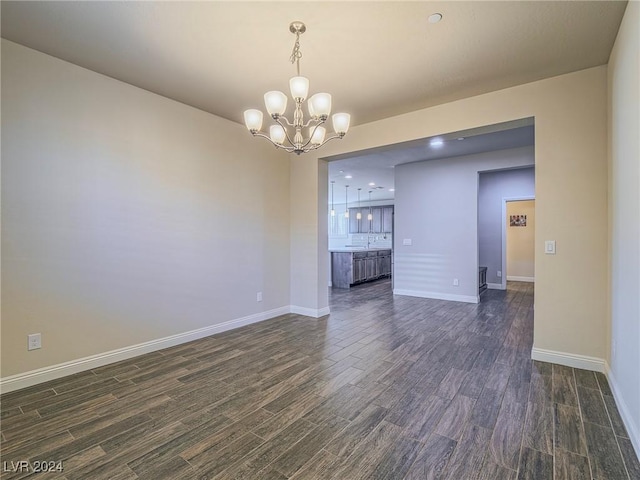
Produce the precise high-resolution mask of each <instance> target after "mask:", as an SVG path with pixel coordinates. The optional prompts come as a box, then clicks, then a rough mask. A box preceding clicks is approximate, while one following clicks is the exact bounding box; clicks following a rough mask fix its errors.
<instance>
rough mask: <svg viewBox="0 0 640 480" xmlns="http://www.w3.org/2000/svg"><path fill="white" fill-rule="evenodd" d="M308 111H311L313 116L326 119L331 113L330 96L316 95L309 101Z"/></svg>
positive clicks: (325, 94)
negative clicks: (324, 116)
mask: <svg viewBox="0 0 640 480" xmlns="http://www.w3.org/2000/svg"><path fill="white" fill-rule="evenodd" d="M309 105H310V106H309V109H310V110H311V109H313V112H314V113H315V116H318V117H320V116H323V115H326V116H327V117H328V116H329V114H330V113H331V95H330V94H328V93H316V94H315V95H313V96H312V97H311V98H310V99H309Z"/></svg>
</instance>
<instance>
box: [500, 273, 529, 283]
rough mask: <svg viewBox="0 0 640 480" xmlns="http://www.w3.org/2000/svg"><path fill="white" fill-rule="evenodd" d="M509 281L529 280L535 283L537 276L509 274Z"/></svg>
mask: <svg viewBox="0 0 640 480" xmlns="http://www.w3.org/2000/svg"><path fill="white" fill-rule="evenodd" d="M507 281H508V282H529V283H535V281H536V277H518V276H515V275H508V276H507Z"/></svg>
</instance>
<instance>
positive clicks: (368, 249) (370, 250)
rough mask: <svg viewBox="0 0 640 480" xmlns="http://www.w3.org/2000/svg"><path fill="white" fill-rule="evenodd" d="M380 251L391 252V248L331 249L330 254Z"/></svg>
mask: <svg viewBox="0 0 640 480" xmlns="http://www.w3.org/2000/svg"><path fill="white" fill-rule="evenodd" d="M380 250H391V247H370V248H362V247H342V248H330V249H329V252H335V253H354V252H378V251H380Z"/></svg>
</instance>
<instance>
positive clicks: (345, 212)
mask: <svg viewBox="0 0 640 480" xmlns="http://www.w3.org/2000/svg"><path fill="white" fill-rule="evenodd" d="M344 218H349V210H345V211H344Z"/></svg>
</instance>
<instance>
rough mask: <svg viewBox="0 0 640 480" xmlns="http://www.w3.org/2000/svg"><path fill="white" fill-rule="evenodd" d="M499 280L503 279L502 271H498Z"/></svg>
mask: <svg viewBox="0 0 640 480" xmlns="http://www.w3.org/2000/svg"><path fill="white" fill-rule="evenodd" d="M498 278H502V271H501V270H498Z"/></svg>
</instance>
